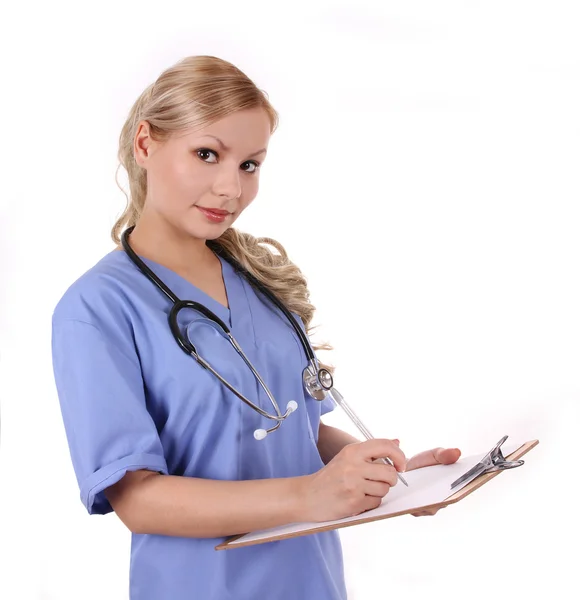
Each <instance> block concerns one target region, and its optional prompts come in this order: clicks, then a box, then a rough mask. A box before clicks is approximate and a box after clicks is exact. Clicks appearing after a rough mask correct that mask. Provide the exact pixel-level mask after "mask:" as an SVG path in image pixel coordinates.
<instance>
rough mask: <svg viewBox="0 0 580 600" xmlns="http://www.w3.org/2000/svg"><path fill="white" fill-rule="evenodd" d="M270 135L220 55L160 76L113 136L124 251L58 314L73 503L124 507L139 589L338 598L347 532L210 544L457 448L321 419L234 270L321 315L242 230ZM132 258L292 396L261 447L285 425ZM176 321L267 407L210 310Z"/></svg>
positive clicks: (283, 325) (331, 515)
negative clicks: (417, 445)
mask: <svg viewBox="0 0 580 600" xmlns="http://www.w3.org/2000/svg"><path fill="white" fill-rule="evenodd" d="M276 127H277V113H276V112H275V110H274V109H273V108H272V106H271V105H270V103H269V102H268V100H267V99H266V97H265V95H264V94H263V93H262V92H261V91H260V90H259V89H258V88H257V87H256V86H255V84H254V83H253V82H252V81H251V80H250V79H248V78H247V77H246V76H245V75H244V74H243V73H242V72H241V71H240V70H239V69H237V68H236V67H234V66H233V65H231V64H230V63H228V62H226V61H223V60H220V59H218V58H215V57H209V56H197V57H189V58H186V59H184V60H182V61H181V62H179V63H178V64H176V65H174V66H173V67H172V68H170V69H168V70H167V71H165V72H164V73H163V74H161V76H160V77H159V78H158V80H157V81H156V82H155V83H154V84H153V85H151V86H149V87H148V88H147V89H146V90H145V91H144V92H143V94H142V95H141V96H140V97H139V98H138V100H137V101H136V103H135V105H134V106H133V108H132V109H131V111H130V114H129V116H128V119H127V121H126V123H125V125H124V126H123V129H122V132H121V136H120V147H119V159H120V162H121V164H122V165H123V167H124V168H125V169H126V170H127V173H128V176H129V183H130V199H129V203H128V206H127V209H126V210H125V212H124V213H123V215H122V216H121V217H120V219H119V220H118V222H117V223H116V224H115V226H114V228H113V239H114V241H115V242H116V244H117V248H115V249H114V250H111V252H110V253H108V254H107V255H106V256H104V257H103V258H102V259H101V260H100V261H99V262H98V263H97V264H96V265H94V266H93V267H92V268H91V269H89V270H88V271H87V272H86V273H85V274H84V275H83V276H82V277H80V278H79V279H78V280H77V281H76V282H74V283H73V285H72V286H71V287H70V288H69V289H68V290H67V291H66V293H65V294H64V296H63V297H62V299H61V300H60V302H59V303H58V305H57V307H56V309H55V311H54V316H53V362H54V372H55V380H56V384H57V389H58V395H59V400H60V404H61V409H62V414H63V419H64V423H65V427H66V432H67V437H68V441H69V446H70V452H71V457H72V461H73V464H74V468H75V472H76V475H77V478H78V483H79V486H80V490H81V497H82V501H83V503H84V505H85V506H86V508H87V510H88V512H89V513H90V514H105V513H108V512H111V511H115V512H116V514H117V515H118V516H119V518H120V519H121V521H122V522H123V523H124V524H125V525H126V526H127V527H128V528H129V529H130V530H131V532H132V548H131V576H130V589H131V598H132V599H133V600H186V599H187V600H191V599H192V598H203V599H204V600H213V599H216V600H217V599H219V600H225V599H227V598H232V599H233V598H235V599H236V600H243V599H248V600H249V599H255V598H257V597H267V598H276V599H282V600H283V599H296V598H316V599H317V600H330V599H332V600H335V599H343V598H346V591H345V582H344V573H343V564H342V553H341V547H340V542H339V537H338V533H337V531H328V532H323V533H318V534H314V535H308V536H302V537H297V538H294V539H290V540H284V541H281V542H273V543H269V544H263V545H258V546H251V547H246V548H240V549H236V550H233V551H225V552H217V551H215V549H214V548H215V546H216V545H217V544H218V543H219V542H221V541H223V539H225V538H226V537H228V536H230V535H234V534H238V533H245V532H248V531H252V530H256V529H264V528H269V527H274V526H278V525H282V524H285V523H290V522H297V521H324V520H330V519H338V518H342V517H345V516H348V515H353V514H358V513H360V512H363V511H365V510H368V509H372V508H375V507H377V506H378V505H379V504H380V502H381V499H382V498H383V497H384V496H385V494H387V493H388V491H389V489H390V487H391V486H393V485H395V484H396V483H397V471H404V470H405V469H406V470H409V469H411V468H417V467H418V466H424V465H427V464H434V463H437V462H444V463H450V462H454V461H455V460H457V458H458V456H459V451H458V450H457V449H446V450H443V449H437V450H435V451H429V452H424V453H421V454H420V455H417V456H415V457H414V458H412V459H410V460H409V461H407V460H406V458H405V456H404V454H403V452H402V451H401V450H400V449H399V447H398V444H397V442H396V441H392V440H378V439H377V440H371V441H365V442H359V440H356V439H355V438H353V437H351V436H350V435H348V434H346V433H345V432H342V431H340V430H339V429H336V428H333V427H330V426H327V425H324V424H323V423H321V421H320V417H321V415H323V414H324V413H326V412H328V411H329V410H332V408H333V404H332V402H331V400H330V399H329V398H327V399H324V400H322V401H319V400H315V399H314V398H312V397H311V396H310V395H309V394H308V393H307V392H306V391H305V389H304V386H303V381H302V372H303V369H304V367H305V366H306V365H307V358H306V355H305V352H304V350H303V347H302V346H301V344H300V340H299V336H298V335H297V333H296V331H294V329H293V328H292V326H291V324H290V322H289V321H288V319H286V317H285V316H284V315H283V314H282V312H281V310H280V309H279V308H277V307H276V306H275V305H274V304H273V303H272V302H271V301H270V300H268V298H267V297H266V296H265V295H264V293H262V292H260V291H259V290H258V289H257V288H256V286H255V285H251V284H250V283H249V281H248V278H247V276H245V275H244V274H243V273H242V272H240V271H238V270H237V268H236V267H234V265H235V263H238V264H239V265H241V267H242V268H243V270H245V271H247V272H249V273H250V274H251V275H253V276H254V277H255V278H256V279H257V280H258V281H259V282H260V283H261V284H262V285H265V286H266V287H267V288H268V289H269V290H270V291H271V292H272V293H273V294H274V295H275V297H277V298H278V299H279V300H280V301H281V302H282V303H283V305H284V306H286V307H287V308H288V309H289V310H290V311H291V312H292V313H293V315H294V317H295V318H296V320H297V322H298V323H299V325H300V327H301V328H302V329H303V331H305V332H308V331H309V326H310V321H311V318H312V315H313V311H314V309H313V306H312V305H311V304H310V302H309V293H308V289H307V286H306V281H305V278H304V276H303V275H302V273H301V271H300V270H299V269H298V268H297V266H296V265H294V264H292V262H291V261H290V260H289V259H288V257H287V255H286V253H285V251H284V249H283V247H282V246H280V244H278V243H277V242H276V241H274V240H271V239H269V238H268V239H266V238H262V239H256V238H254V237H252V236H251V235H248V234H245V233H241V232H239V231H237V230H236V229H234V228H233V227H232V226H233V224H234V222H235V221H236V219H237V218H238V217H239V216H240V214H241V213H242V211H244V210H245V209H246V208H247V207H248V206H249V204H250V203H251V202H252V201H253V200H254V198H255V197H256V194H257V192H258V179H259V173H260V168H261V165H262V163H263V161H264V158H265V156H266V153H267V148H268V142H269V139H270V136H271V134H272V133H273V132H274V130H275V129H276ZM122 232H124V233H125V244H127V247H125V245H124V244H122V243H121V233H122ZM266 244H267V245H270V246H273V247H274V248H275V249H276V250H277V252H273V251H271V250H270V249H268V247H267V245H266ZM131 251H133V252H135V253H136V255H137V257H138V258H140V259H141V260H142V261H143V263H144V264H145V266H147V267H149V268H150V269H151V270H152V271H153V273H154V274H156V275H157V276H158V277H159V278H160V279H161V280H162V281H163V282H164V284H166V285H167V286H168V287H169V288H170V289H171V291H172V293H174V294H175V295H176V296H177V297H178V298H180V299H188V300H193V301H195V302H199V303H201V304H203V305H204V306H206V307H207V308H209V309H210V310H211V311H212V312H213V313H215V315H216V316H217V317H218V318H219V319H221V320H222V321H223V322H224V324H225V325H226V326H227V327H229V328H230V329H231V332H232V334H233V335H234V337H235V338H236V339H237V341H238V343H239V344H240V346H241V348H242V350H243V351H244V352H245V354H246V355H247V357H248V359H249V360H250V361H251V363H252V364H253V365H254V367H255V369H256V371H257V372H258V373H259V374H260V375H261V377H262V378H263V380H264V382H265V384H266V385H267V386H268V388H269V389H270V390H271V392H272V395H273V397H274V398H275V399H276V400H277V401H278V402H279V403H280V405H281V406H280V408H281V412H282V413H284V412H285V407H286V403H287V402H288V401H291V400H293V401H295V403H296V404H297V409H296V410H295V411H294V412H292V413H291V414H289V416H288V418H287V419H285V420H284V421H283V422H282V423H281V426H280V427H279V428H277V429H275V430H274V431H272V432H271V433H269V434H268V435H267V436H266V437H265V439H257V438H260V437H263V433H264V432H263V430H266V429H271V428H272V427H273V426H274V425H275V424H276V422H275V421H269V420H268V419H267V418H265V417H264V416H263V415H261V414H258V412H256V411H255V410H252V408H251V407H249V406H248V405H247V404H246V403H245V402H242V401H241V400H240V398H239V397H238V396H237V395H236V394H235V393H234V392H233V391H231V390H230V389H228V388H227V387H226V386H225V385H224V384H223V383H222V382H220V381H219V379H218V378H216V376H215V374H214V373H212V372H211V371H210V370H208V369H206V368H204V367H203V366H202V365H200V364H199V363H198V362H197V361H196V360H194V359H193V358H192V356H191V355H189V354H188V353H186V352H184V351H183V349H182V348H181V347H180V346H179V344H178V343H176V340H175V338H174V336H173V334H172V330H171V328H170V326H169V323H168V314H169V312H170V310H171V308H172V301H171V300H170V298H169V297H168V296H167V295H166V294H165V293H163V292H162V290H160V289H159V288H158V287H156V286H155V285H154V284H153V283H152V282H151V281H150V280H149V279H148V278H147V277H145V276H143V273H142V272H141V271H140V269H139V268H138V266H136V264H135V263H134V262H133V260H132V259H131ZM234 261H235V262H234ZM177 327H178V329H179V330H180V331H181V332H182V335H183V336H184V337H185V339H186V340H187V341H189V342H190V343H191V344H193V346H194V347H195V348H196V349H197V351H198V352H199V354H200V355H201V356H202V357H203V358H204V359H205V360H207V362H208V363H209V364H210V365H211V367H212V368H213V369H215V371H216V372H217V373H219V374H220V375H221V376H222V377H223V378H224V379H225V380H226V381H227V382H229V383H230V384H231V385H232V386H234V388H235V389H236V390H239V391H240V392H241V393H242V394H243V395H244V396H245V397H247V398H248V399H249V400H251V401H252V402H254V403H255V404H256V405H257V406H258V407H260V408H261V409H263V410H265V411H268V412H269V413H270V414H272V413H273V412H274V411H273V409H272V404H271V401H270V399H269V397H268V395H267V394H266V393H265V391H264V389H263V388H262V387H261V386H260V385H259V384H258V383H257V380H256V378H255V377H254V375H253V374H252V371H251V370H250V369H249V368H248V366H247V365H246V364H245V363H244V362H243V361H242V359H241V358H240V356H239V355H238V354H237V353H236V351H235V350H234V348H233V347H232V346H231V344H229V343H228V341H227V340H226V339H224V337H223V336H221V335H220V334H219V333H218V332H217V331H216V329H215V328H214V327H212V326H211V323H210V322H209V320H208V319H207V318H206V317H204V316H203V315H201V314H200V313H199V312H197V311H195V310H191V309H185V310H182V311H180V313H179V317H178V319H177ZM314 349H315V350H316V349H318V347H315V348H314ZM260 430H262V435H259V434H256V435H254V432H256V431H260ZM377 457H389V458H390V459H391V460H392V461H393V463H394V465H395V468H393V467H391V466H389V465H386V464H383V463H379V462H375V459H377Z"/></svg>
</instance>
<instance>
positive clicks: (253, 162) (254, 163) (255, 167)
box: [243, 160, 260, 173]
mask: <svg viewBox="0 0 580 600" xmlns="http://www.w3.org/2000/svg"><path fill="white" fill-rule="evenodd" d="M243 164H244V165H251V166H253V167H254V168H253V169H252V170H251V171H246V173H255V172H256V171H257V170H258V169H259V168H260V165H259V163H257V162H256V161H255V160H249V161H247V162H245V163H243Z"/></svg>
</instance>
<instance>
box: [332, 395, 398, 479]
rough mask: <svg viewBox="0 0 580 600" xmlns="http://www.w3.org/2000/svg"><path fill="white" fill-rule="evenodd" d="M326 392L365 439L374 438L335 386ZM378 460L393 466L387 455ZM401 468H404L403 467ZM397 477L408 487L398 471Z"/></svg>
mask: <svg viewBox="0 0 580 600" xmlns="http://www.w3.org/2000/svg"><path fill="white" fill-rule="evenodd" d="M328 394H329V396H330V397H331V398H332V399H333V400H334V403H335V404H336V405H337V406H340V408H342V410H344V412H345V413H346V414H347V415H348V417H349V418H350V420H351V421H352V422H353V423H354V424H355V425H356V426H357V427H358V430H359V431H360V432H361V433H362V434H363V435H364V436H365V438H366V439H367V440H372V439H375V438H374V436H372V435H371V432H370V431H369V430H368V429H367V428H366V427H365V426H364V425H363V422H362V421H361V420H360V419H359V418H358V417H357V416H356V414H355V412H354V411H353V410H352V408H351V407H350V406H349V405H348V404H347V403H346V400H345V399H344V396H343V395H342V394H341V393H340V392H339V391H338V390H337V389H336V388H334V387H333V388H332V389H330V390H329V391H328ZM380 460H381V461H382V462H383V463H385V464H386V465H391V467H394V466H395V465H394V464H393V461H392V460H391V459H390V458H389V457H387V456H385V457H384V458H380ZM402 470H404V468H403V469H402ZM397 477H398V478H399V481H400V482H401V483H404V484H405V485H406V486H407V487H409V484H408V483H407V482H406V481H405V479H404V478H403V476H402V475H401V474H400V473H397Z"/></svg>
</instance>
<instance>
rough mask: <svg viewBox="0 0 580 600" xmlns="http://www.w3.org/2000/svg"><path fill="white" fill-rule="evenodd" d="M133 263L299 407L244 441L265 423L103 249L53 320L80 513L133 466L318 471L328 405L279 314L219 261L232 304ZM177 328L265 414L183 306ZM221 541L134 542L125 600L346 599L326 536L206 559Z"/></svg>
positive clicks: (255, 474) (150, 290) (333, 534)
mask: <svg viewBox="0 0 580 600" xmlns="http://www.w3.org/2000/svg"><path fill="white" fill-rule="evenodd" d="M143 260H144V262H145V264H147V266H149V267H150V268H151V269H152V270H153V271H154V272H155V273H156V274H157V275H158V276H159V277H160V278H161V279H162V280H163V281H164V282H165V283H166V284H167V285H168V286H169V287H170V288H171V289H172V290H173V291H174V293H175V294H176V295H177V296H178V297H179V298H181V299H188V300H195V301H197V302H200V303H202V304H204V305H205V306H207V307H208V308H209V309H210V310H212V311H213V312H214V313H215V314H216V315H217V316H218V317H220V318H221V319H222V320H223V321H224V322H225V323H227V324H228V326H229V327H230V329H231V331H232V333H233V335H234V337H235V338H236V339H237V340H238V342H239V344H240V346H241V347H242V349H243V350H244V352H245V353H246V354H247V356H248V357H249V359H250V361H251V362H252V363H253V365H254V367H255V368H256V370H257V371H258V373H260V375H261V376H262V378H263V379H264V381H265V382H266V384H267V385H268V387H269V388H270V390H271V392H272V394H273V395H274V397H275V399H276V400H277V402H278V404H279V406H280V409H281V410H282V412H285V410H286V404H287V403H288V401H289V400H295V401H296V402H297V403H298V409H297V410H296V411H295V412H294V413H292V414H291V415H290V416H289V417H288V418H287V419H286V420H285V421H283V422H282V425H281V426H280V427H279V428H278V429H277V430H276V431H274V432H272V433H271V434H270V435H268V437H266V439H264V440H260V441H258V440H256V439H254V436H253V432H254V430H255V429H258V428H264V429H267V428H269V427H272V426H273V425H274V424H275V422H274V421H272V420H270V419H265V418H264V417H262V416H260V415H259V414H258V413H256V412H255V411H254V410H252V409H251V408H250V407H249V406H247V405H246V404H244V403H243V402H242V401H241V400H240V399H239V398H237V397H236V396H235V395H234V394H233V393H232V392H230V391H229V390H228V389H227V388H226V387H225V386H224V385H223V384H222V383H220V382H219V380H217V379H216V378H215V376H214V375H212V374H211V373H210V372H208V371H206V370H205V369H203V368H202V367H201V366H200V365H199V364H197V362H196V361H195V360H194V359H193V358H192V357H191V356H188V355H187V354H185V352H183V350H181V348H180V347H179V346H178V345H177V343H176V342H175V340H174V338H173V336H172V334H171V331H170V329H169V324H168V313H169V310H170V308H171V303H170V302H169V300H168V299H167V297H166V296H165V295H164V294H162V293H161V292H160V291H159V290H158V288H157V287H155V286H154V285H153V284H152V283H151V282H150V281H149V280H148V279H147V278H146V277H145V276H144V275H143V274H142V273H141V272H140V271H139V270H138V268H137V267H136V266H135V265H134V264H133V263H132V262H131V260H130V259H129V257H128V256H127V255H126V254H125V252H124V251H120V250H113V251H111V252H110V253H109V254H107V255H105V256H104V257H103V258H102V259H101V260H100V261H99V262H98V263H97V264H96V265H95V266H93V267H92V268H91V269H90V270H89V271H87V272H86V273H85V274H84V275H82V276H81V277H80V278H79V279H78V280H77V281H76V282H75V283H73V284H72V286H71V287H70V288H69V289H68V290H67V291H66V292H65V294H64V295H63V297H62V298H61V300H60V301H59V303H58V305H57V306H56V308H55V311H54V314H53V323H52V325H53V330H52V352H53V367H54V375H55V381H56V386H57V391H58V397H59V401H60V406H61V410H62V415H63V420H64V425H65V429H66V434H67V439H68V443H69V447H70V453H71V457H72V462H73V466H74V469H75V473H76V476H77V480H78V484H79V487H80V492H81V500H82V502H83V504H84V505H85V507H86V508H87V510H88V512H89V513H90V514H106V513H109V512H111V511H112V507H111V505H110V504H109V503H108V502H107V499H106V498H105V495H104V494H103V490H104V489H105V488H107V487H108V486H110V485H112V484H114V483H115V482H117V481H119V480H120V479H121V478H122V477H123V475H124V474H125V473H126V472H127V471H134V470H137V469H150V470H153V471H158V472H160V473H164V474H171V475H181V476H186V477H201V478H207V479H218V480H248V479H264V478H275V477H276V478H277V477H294V476H300V475H306V474H310V473H314V472H316V471H318V470H319V469H321V468H322V467H323V466H324V465H323V462H322V460H321V458H320V454H319V452H318V449H317V447H316V442H317V437H318V426H319V422H320V416H321V414H324V413H326V412H328V411H330V410H332V408H333V406H334V405H333V404H332V401H331V400H324V401H323V402H319V401H317V400H314V399H312V398H311V397H310V396H309V395H308V394H307V393H306V392H305V390H304V387H303V385H302V371H303V369H304V367H305V366H306V364H307V359H306V356H305V354H304V350H303V349H302V346H301V344H300V341H299V338H298V336H297V335H296V333H295V332H294V330H293V329H292V327H291V325H290V324H289V323H288V321H287V320H286V318H285V317H284V316H283V314H282V313H281V312H280V311H279V310H278V309H277V308H275V307H274V306H273V305H272V304H271V303H270V302H269V301H268V300H266V299H265V298H264V297H263V296H262V295H261V294H259V293H257V292H255V291H254V289H253V288H252V287H251V286H250V285H249V284H248V283H247V282H246V281H245V279H244V278H243V277H242V276H240V275H239V274H238V273H237V272H236V271H235V270H234V268H233V267H232V266H231V265H230V264H229V263H228V262H227V261H226V260H223V259H221V258H220V261H221V263H222V274H223V278H224V282H225V286H226V291H227V296H228V303H229V306H230V308H229V309H228V308H226V307H224V306H223V305H222V304H220V303H219V302H217V301H216V300H214V299H213V298H211V297H210V296H208V295H207V294H205V293H204V292H203V291H201V290H200V289H198V288H196V287H194V286H193V285H192V284H191V283H189V282H188V281H187V280H185V279H184V278H182V277H181V276H179V275H178V274H177V273H175V272H174V271H172V270H170V269H168V268H166V267H164V266H162V265H160V264H158V263H156V262H154V261H151V260H148V259H143ZM298 322H299V323H300V325H301V326H302V328H303V329H304V326H303V324H302V321H301V320H300V319H298ZM179 324H180V327H181V328H182V330H183V331H186V332H187V335H188V337H189V339H190V340H191V342H192V343H193V345H194V346H196V348H197V349H198V351H199V353H200V354H201V355H202V356H203V357H204V358H205V359H206V360H207V361H208V362H209V363H210V364H211V365H212V366H213V367H214V368H215V369H216V370H217V371H218V372H219V373H220V374H222V376H224V377H225V378H226V379H227V380H228V381H229V382H230V383H232V384H233V385H234V386H235V387H236V388H237V389H238V390H240V391H241V392H242V393H243V394H245V395H246V396H247V397H248V398H250V399H251V400H252V401H253V402H254V403H255V404H257V405H258V406H260V407H261V408H263V409H265V410H267V411H268V412H269V413H270V414H273V413H275V410H274V408H273V407H272V404H271V402H270V400H269V399H268V397H267V395H266V394H265V393H264V391H263V390H262V388H261V386H260V385H259V384H258V382H257V381H256V380H255V378H254V376H253V375H252V373H251V371H250V370H249V369H248V368H247V367H246V366H245V364H244V363H243V361H242V359H241V358H240V357H239V355H238V354H237V353H236V352H235V350H234V349H233V348H232V346H231V345H230V344H229V343H228V342H227V341H226V340H225V339H223V337H221V336H220V335H219V334H218V333H217V332H216V330H215V329H214V328H213V327H211V326H209V325H208V323H207V322H206V321H205V319H204V318H200V315H199V313H197V312H194V311H189V310H183V311H181V312H180V319H179ZM194 500H195V499H193V498H192V502H193V501H194ZM232 501H233V502H235V498H232ZM225 539H227V538H212V539H209V538H205V539H198V538H185V537H183V538H179V537H169V536H162V535H148V534H132V543H131V568H130V570H131V572H130V590H131V599H132V600H193V599H194V598H196V599H197V598H202V599H203V600H227V599H232V600H233V599H235V600H255V599H256V598H275V599H276V600H296V599H297V598H308V599H310V598H315V599H316V600H338V599H340V600H344V599H345V598H346V590H345V583H344V571H343V560H342V550H341V546H340V540H339V537H338V532H337V531H336V530H333V531H326V532H322V533H317V534H311V535H307V536H301V537H296V538H292V539H288V540H282V541H278V542H270V543H266V544H260V545H256V546H248V547H245V548H237V549H233V550H223V551H216V550H215V546H216V545H217V544H219V543H221V542H223V541H224V540H225Z"/></svg>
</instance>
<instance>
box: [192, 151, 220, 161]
mask: <svg viewBox="0 0 580 600" xmlns="http://www.w3.org/2000/svg"><path fill="white" fill-rule="evenodd" d="M202 154H213V155H214V156H215V157H216V158H217V152H214V151H213V150H210V149H209V148H200V149H199V150H198V151H197V155H198V156H199V158H201V160H203V162H209V161H207V160H205V158H204V157H203V156H201V155H202ZM212 162H215V161H212Z"/></svg>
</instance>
